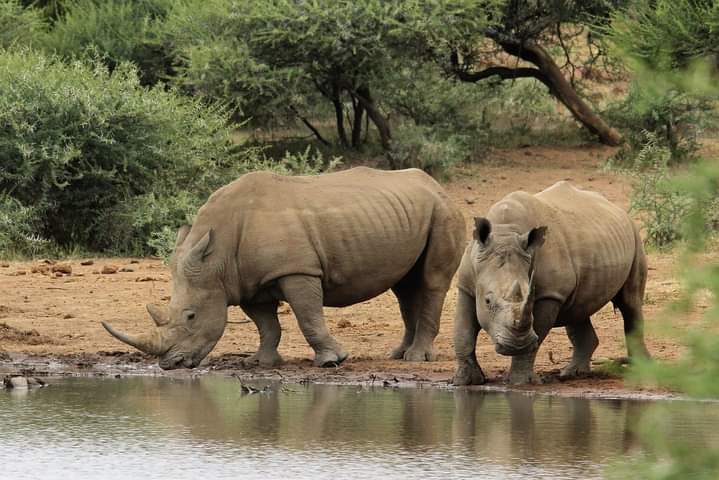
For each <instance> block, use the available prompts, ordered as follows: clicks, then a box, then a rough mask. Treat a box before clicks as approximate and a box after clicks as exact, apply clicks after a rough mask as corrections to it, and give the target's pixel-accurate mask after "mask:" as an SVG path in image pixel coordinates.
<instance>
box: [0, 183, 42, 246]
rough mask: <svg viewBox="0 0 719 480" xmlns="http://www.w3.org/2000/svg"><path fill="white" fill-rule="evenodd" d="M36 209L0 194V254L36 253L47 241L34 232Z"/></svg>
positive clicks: (37, 214) (37, 220)
mask: <svg viewBox="0 0 719 480" xmlns="http://www.w3.org/2000/svg"><path fill="white" fill-rule="evenodd" d="M39 216H40V215H39V212H38V211H37V209H35V208H32V207H27V206H24V205H22V204H21V203H20V202H19V201H17V200H16V199H14V198H12V197H10V196H9V195H4V194H2V195H0V255H2V256H3V257H15V256H26V255H30V256H33V255H36V254H38V253H40V252H41V251H42V250H43V248H44V247H45V246H46V244H47V241H46V240H44V239H43V238H41V237H39V236H38V235H37V234H36V233H35V232H36V231H37V226H38V224H39Z"/></svg>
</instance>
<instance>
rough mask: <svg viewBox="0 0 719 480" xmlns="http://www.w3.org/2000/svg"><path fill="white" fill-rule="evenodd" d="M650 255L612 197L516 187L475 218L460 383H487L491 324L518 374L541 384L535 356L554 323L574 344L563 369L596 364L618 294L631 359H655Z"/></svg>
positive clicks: (460, 328) (567, 373)
mask: <svg viewBox="0 0 719 480" xmlns="http://www.w3.org/2000/svg"><path fill="white" fill-rule="evenodd" d="M646 279H647V262H646V257H645V254H644V249H643V247H642V240H641V237H640V236H639V231H638V229H637V227H636V225H635V224H634V222H632V220H631V218H629V215H628V214H627V213H626V212H624V211H623V210H622V209H620V208H619V207H617V206H616V205H613V204H612V203H610V202H609V201H608V200H606V199H605V198H604V197H603V196H602V195H600V194H597V193H594V192H588V191H585V190H580V189H577V188H575V187H573V186H572V185H570V184H569V183H567V182H559V183H556V184H554V185H552V186H551V187H549V188H547V189H546V190H544V191H542V192H540V193H538V194H536V195H530V194H528V193H525V192H514V193H510V194H509V195H507V196H506V197H504V198H503V199H502V200H500V201H499V202H497V203H496V204H494V205H493V206H492V208H491V209H490V210H489V212H488V214H487V218H475V229H474V238H473V240H472V241H471V242H470V243H469V245H468V246H467V248H466V250H465V252H464V256H463V257H462V262H461V264H460V266H459V281H458V288H459V292H458V297H457V311H456V317H455V326H454V344H455V352H456V355H457V372H456V374H455V377H454V384H455V385H475V384H482V383H484V382H485V376H484V373H483V372H482V370H481V368H480V366H479V364H478V363H477V357H476V354H475V348H476V342H477V335H478V333H479V331H480V329H482V328H483V329H485V330H486V331H487V333H488V334H489V336H490V337H491V339H492V342H493V343H494V345H495V350H496V351H497V353H499V354H502V355H510V356H512V366H511V369H510V372H509V382H510V383H513V384H522V383H530V382H538V381H539V379H538V377H537V376H536V374H535V373H534V360H535V357H536V355H537V350H538V349H539V346H540V345H541V344H542V341H543V340H544V338H545V337H546V335H547V334H548V333H549V330H550V329H551V328H554V327H565V328H566V330H567V336H569V340H570V341H571V342H572V346H573V347H574V350H573V354H572V360H571V362H570V363H569V365H568V366H566V367H565V368H564V369H562V371H561V373H560V376H561V377H564V378H567V377H572V376H577V375H581V374H586V373H588V372H589V371H590V361H591V358H592V353H593V352H594V350H595V349H596V348H597V345H598V344H599V341H598V339H597V335H596V333H595V331H594V328H593V327H592V323H591V321H590V317H591V315H593V314H594V313H596V312H597V311H599V310H600V309H601V308H602V307H603V306H604V305H606V304H607V303H609V302H610V301H611V302H612V303H613V304H614V306H615V308H618V309H619V310H620V312H621V313H622V317H623V318H624V332H625V335H626V341H627V350H628V353H629V356H630V357H633V356H643V357H648V355H649V354H648V352H647V349H646V347H645V345H644V340H643V336H642V330H643V328H642V325H643V317H642V303H643V299H644V288H645V284H646Z"/></svg>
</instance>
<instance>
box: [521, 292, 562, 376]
mask: <svg viewBox="0 0 719 480" xmlns="http://www.w3.org/2000/svg"><path fill="white" fill-rule="evenodd" d="M560 307H561V305H560V303H559V302H558V301H555V300H539V301H536V302H535V303H534V310H533V314H534V323H533V328H534V333H536V334H537V348H535V349H534V350H533V351H531V352H529V353H525V354H524V355H517V356H514V357H512V366H511V367H510V369H509V379H508V380H509V383H511V384H512V385H522V384H526V383H541V381H540V379H539V377H538V376H537V374H536V373H534V360H535V359H536V358H537V351H538V350H539V347H540V345H542V342H543V341H544V339H545V338H546V336H547V334H548V333H549V331H550V330H551V329H552V327H553V326H554V323H555V322H556V320H557V315H558V314H559V309H560Z"/></svg>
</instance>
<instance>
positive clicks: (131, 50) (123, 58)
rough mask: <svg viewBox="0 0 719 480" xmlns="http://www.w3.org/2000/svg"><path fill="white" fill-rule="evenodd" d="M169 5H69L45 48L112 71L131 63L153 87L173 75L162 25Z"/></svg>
mask: <svg viewBox="0 0 719 480" xmlns="http://www.w3.org/2000/svg"><path fill="white" fill-rule="evenodd" d="M172 4H173V2H172V0H134V1H131V2H128V1H124V0H106V1H98V0H71V1H69V2H66V3H65V4H64V5H63V7H64V9H65V12H64V14H63V15H62V16H61V17H60V18H59V19H58V20H57V22H56V23H55V25H54V27H53V28H52V29H51V30H50V32H49V33H48V38H47V43H46V48H47V50H48V51H50V52H54V53H56V54H58V55H61V56H63V57H65V58H69V59H72V58H84V57H87V56H97V54H99V56H100V57H102V58H103V60H104V61H105V63H106V64H107V65H108V67H109V68H110V70H112V69H114V68H115V67H117V66H118V65H119V64H120V63H122V62H127V61H132V62H133V63H135V64H136V65H137V67H138V69H139V72H140V79H141V83H142V84H143V85H154V84H155V83H157V82H158V81H159V80H161V79H163V78H164V77H165V76H166V75H167V74H169V73H170V72H171V71H172V65H171V64H172V55H171V52H170V49H169V46H167V45H165V44H163V43H162V40H161V37H160V31H161V24H162V21H163V19H164V17H165V16H166V14H167V12H168V10H169V8H170V7H171V6H172Z"/></svg>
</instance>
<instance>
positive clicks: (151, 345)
mask: <svg viewBox="0 0 719 480" xmlns="http://www.w3.org/2000/svg"><path fill="white" fill-rule="evenodd" d="M102 326H103V327H105V330H107V331H108V333H109V334H110V335H112V336H113V337H115V338H117V339H118V340H120V341H121V342H123V343H126V344H128V345H130V346H131V347H135V348H136V349H138V350H140V351H141V352H145V353H148V354H150V355H156V356H159V355H162V354H163V353H165V352H164V349H163V346H162V341H161V336H160V334H159V332H157V331H155V332H153V333H152V334H149V335H142V336H138V337H133V336H131V335H128V334H126V333H123V332H120V331H117V330H115V329H114V328H113V327H112V325H110V324H109V323H106V322H102Z"/></svg>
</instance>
